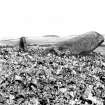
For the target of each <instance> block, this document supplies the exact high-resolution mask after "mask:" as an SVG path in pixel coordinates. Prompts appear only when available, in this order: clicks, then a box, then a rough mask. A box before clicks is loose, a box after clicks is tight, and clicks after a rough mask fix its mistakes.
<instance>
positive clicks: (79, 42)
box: [56, 31, 104, 54]
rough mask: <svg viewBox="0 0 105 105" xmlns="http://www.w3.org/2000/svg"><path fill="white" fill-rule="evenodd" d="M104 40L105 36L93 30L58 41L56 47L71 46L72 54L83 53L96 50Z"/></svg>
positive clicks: (64, 47)
mask: <svg viewBox="0 0 105 105" xmlns="http://www.w3.org/2000/svg"><path fill="white" fill-rule="evenodd" d="M102 42H104V37H103V36H102V35H100V34H99V33H97V32H93V31H92V32H88V33H85V34H82V35H79V36H78V37H74V38H71V39H68V40H65V41H61V42H58V43H56V47H58V48H60V49H68V48H69V49H70V51H71V53H72V54H81V53H88V52H91V51H93V50H95V49H96V48H97V47H98V46H100V45H101V43H102Z"/></svg>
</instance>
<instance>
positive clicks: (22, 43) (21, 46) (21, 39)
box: [19, 37, 27, 51]
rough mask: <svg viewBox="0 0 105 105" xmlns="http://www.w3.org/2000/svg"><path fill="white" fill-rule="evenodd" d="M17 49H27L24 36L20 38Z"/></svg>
mask: <svg viewBox="0 0 105 105" xmlns="http://www.w3.org/2000/svg"><path fill="white" fill-rule="evenodd" d="M19 49H20V50H21V51H27V43H26V38H25V37H21V38H20V42H19Z"/></svg>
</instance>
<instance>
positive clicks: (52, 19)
mask: <svg viewBox="0 0 105 105" xmlns="http://www.w3.org/2000/svg"><path fill="white" fill-rule="evenodd" d="M88 31H97V32H99V33H101V34H105V0H0V40H1V39H16V38H19V37H21V36H26V37H35V38H36V37H37V38H38V36H42V35H50V34H51V35H59V36H65V37H66V36H68V35H78V34H83V33H85V32H88Z"/></svg>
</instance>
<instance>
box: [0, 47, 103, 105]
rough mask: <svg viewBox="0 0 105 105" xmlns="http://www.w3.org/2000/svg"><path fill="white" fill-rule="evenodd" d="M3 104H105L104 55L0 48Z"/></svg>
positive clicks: (0, 94)
mask: <svg viewBox="0 0 105 105" xmlns="http://www.w3.org/2000/svg"><path fill="white" fill-rule="evenodd" d="M0 105H105V57H104V56H102V55H101V54H100V53H96V52H92V53H90V54H85V55H76V56H75V55H70V52H69V50H67V51H64V52H59V51H58V50H56V51H55V50H49V52H47V53H46V52H45V49H44V48H41V47H40V48H39V47H36V48H35V47H32V46H29V47H28V51H26V52H22V51H19V50H18V49H16V48H1V49H0Z"/></svg>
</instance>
